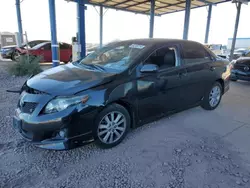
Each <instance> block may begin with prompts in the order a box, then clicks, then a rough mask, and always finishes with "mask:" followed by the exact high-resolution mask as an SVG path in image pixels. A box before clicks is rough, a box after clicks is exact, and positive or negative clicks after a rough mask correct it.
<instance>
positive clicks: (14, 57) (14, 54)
mask: <svg viewBox="0 0 250 188" xmlns="http://www.w3.org/2000/svg"><path fill="white" fill-rule="evenodd" d="M19 58H20V53H19V52H18V51H17V50H15V51H14V52H13V53H12V56H11V60H12V61H16V62H19Z"/></svg>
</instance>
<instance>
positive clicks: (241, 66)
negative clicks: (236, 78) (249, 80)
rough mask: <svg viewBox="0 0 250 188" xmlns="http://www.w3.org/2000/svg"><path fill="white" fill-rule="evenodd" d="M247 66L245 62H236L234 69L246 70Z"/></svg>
mask: <svg viewBox="0 0 250 188" xmlns="http://www.w3.org/2000/svg"><path fill="white" fill-rule="evenodd" d="M245 67H247V65H244V64H235V65H234V69H237V70H241V71H245V70H244V68H245ZM248 67H249V66H248Z"/></svg>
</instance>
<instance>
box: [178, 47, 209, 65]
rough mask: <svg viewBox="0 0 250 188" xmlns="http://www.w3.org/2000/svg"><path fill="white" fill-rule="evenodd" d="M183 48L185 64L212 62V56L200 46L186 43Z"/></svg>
mask: <svg viewBox="0 0 250 188" xmlns="http://www.w3.org/2000/svg"><path fill="white" fill-rule="evenodd" d="M182 47H183V59H184V62H185V64H192V63H204V62H208V61H209V60H212V57H211V56H210V54H209V53H208V52H207V51H206V49H205V48H204V47H203V46H202V45H200V44H196V43H192V42H185V43H183V44H182Z"/></svg>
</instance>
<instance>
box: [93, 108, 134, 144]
mask: <svg viewBox="0 0 250 188" xmlns="http://www.w3.org/2000/svg"><path fill="white" fill-rule="evenodd" d="M112 116H113V121H112ZM107 118H108V119H107ZM107 120H109V122H108V121H107ZM130 120H131V119H130V115H129V113H128V111H127V110H126V108H124V107H123V106H121V105H119V104H112V105H109V106H107V107H106V108H104V109H103V110H102V111H101V112H100V113H99V114H98V116H97V117H96V119H95V126H94V130H93V135H94V138H95V141H96V144H97V145H98V146H100V147H101V148H111V147H114V146H116V145H118V144H119V143H120V142H121V141H122V140H123V139H124V138H125V136H126V135H127V133H128V131H129V129H130ZM116 123H118V124H116Z"/></svg>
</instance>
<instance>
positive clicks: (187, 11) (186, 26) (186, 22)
mask: <svg viewBox="0 0 250 188" xmlns="http://www.w3.org/2000/svg"><path fill="white" fill-rule="evenodd" d="M190 10H191V0H186V8H185V20H184V31H183V39H184V40H187V39H188V30H189V19H190Z"/></svg>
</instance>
